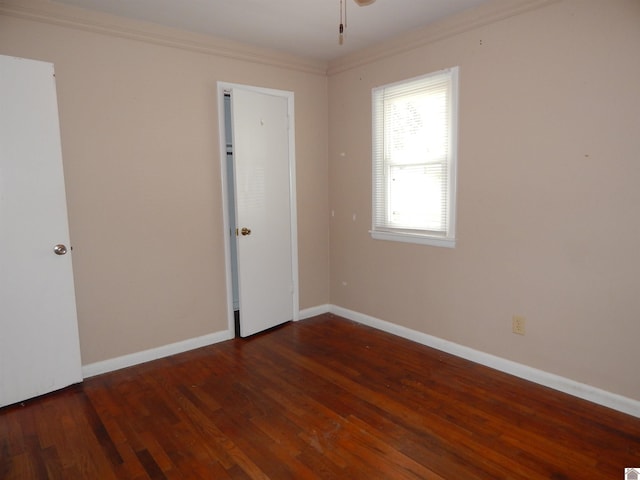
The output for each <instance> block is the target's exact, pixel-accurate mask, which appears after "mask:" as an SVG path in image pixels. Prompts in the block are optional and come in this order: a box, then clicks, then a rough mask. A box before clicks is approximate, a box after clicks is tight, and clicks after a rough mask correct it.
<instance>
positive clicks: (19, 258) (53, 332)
mask: <svg viewBox="0 0 640 480" xmlns="http://www.w3.org/2000/svg"><path fill="white" fill-rule="evenodd" d="M56 245H60V247H57V252H58V253H57V254H56V253H55V252H54V249H56ZM65 250H66V253H64V252H65ZM81 380H82V372H81V361H80V348H79V341H78V327H77V316H76V304H75V293H74V286H73V273H72V269H71V252H70V245H69V228H68V223H67V209H66V197H65V191H64V177H63V172H62V154H61V146H60V132H59V125H58V104H57V100H56V88H55V78H54V71H53V65H51V64H50V63H45V62H39V61H34V60H26V59H19V58H13V57H7V56H0V406H4V405H9V404H12V403H15V402H19V401H22V400H25V399H27V398H31V397H35V396H37V395H42V394H44V393H48V392H51V391H54V390H57V389H60V388H63V387H66V386H68V385H71V384H73V383H77V382H80V381H81Z"/></svg>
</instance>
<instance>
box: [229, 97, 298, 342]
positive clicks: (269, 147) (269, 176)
mask: <svg viewBox="0 0 640 480" xmlns="http://www.w3.org/2000/svg"><path fill="white" fill-rule="evenodd" d="M290 101H292V98H291V97H290V96H288V95H286V94H284V93H283V92H273V93H269V92H266V93H265V92H264V91H258V90H252V89H249V88H240V87H235V88H233V89H232V91H231V118H232V124H233V128H232V131H233V152H234V163H235V165H234V167H235V196H236V225H237V228H238V231H237V237H236V241H237V251H238V285H239V300H240V335H241V336H243V337H246V336H248V335H252V334H254V333H257V332H260V331H263V330H266V329H268V328H271V327H274V326H276V325H279V324H281V323H284V322H287V321H290V320H293V319H294V313H295V309H296V308H297V302H296V300H295V298H296V296H295V294H296V291H297V286H296V283H297V275H296V273H295V269H296V268H297V262H296V261H295V252H296V249H295V242H296V240H295V234H294V232H295V227H294V226H293V225H294V222H293V221H292V219H294V215H293V212H294V211H295V197H294V184H293V182H294V179H295V170H294V168H293V152H292V149H291V146H292V144H293V141H292V138H291V135H292V133H291V128H290V117H289V108H290V103H289V102H290Z"/></svg>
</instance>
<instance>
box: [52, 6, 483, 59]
mask: <svg viewBox="0 0 640 480" xmlns="http://www.w3.org/2000/svg"><path fill="white" fill-rule="evenodd" d="M54 1H56V2H58V3H64V4H67V5H74V6H78V7H82V8H86V9H90V10H98V11H102V12H106V13H110V14H113V15H118V16H122V17H128V18H133V19H137V20H142V21H146V22H151V23H156V24H160V25H165V26H169V27H175V28H179V29H182V30H187V31H191V32H196V33H204V34H208V35H213V36H215V37H220V38H225V39H229V40H235V41H238V42H242V43H247V44H251V45H258V46H262V47H266V48H270V49H275V50H279V51H282V52H288V53H292V54H294V55H299V56H303V57H307V58H312V59H317V60H332V59H335V58H338V57H340V56H342V55H345V54H347V53H351V52H354V51H356V50H358V49H360V48H364V47H368V46H371V45H373V44H376V43H378V42H381V41H383V40H386V39H388V38H392V37H394V36H396V35H398V34H401V33H404V32H406V31H409V30H413V29H416V28H418V27H422V26H425V25H427V24H429V23H431V22H433V21H435V20H438V19H440V18H443V17H446V16H448V15H451V14H453V13H456V12H459V11H462V10H465V9H467V8H472V7H475V6H477V5H480V4H481V3H484V2H486V1H487V0H377V1H376V2H375V3H373V4H372V5H369V6H366V7H359V6H357V5H356V4H355V2H354V1H353V0H343V1H345V2H347V4H346V5H347V28H346V36H345V41H344V44H343V45H342V46H340V45H338V25H339V23H340V0H54Z"/></svg>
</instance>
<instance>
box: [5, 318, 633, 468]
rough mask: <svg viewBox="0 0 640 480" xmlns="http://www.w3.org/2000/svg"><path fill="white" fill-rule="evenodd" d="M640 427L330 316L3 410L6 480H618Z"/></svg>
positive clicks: (616, 414) (628, 419)
mask: <svg viewBox="0 0 640 480" xmlns="http://www.w3.org/2000/svg"><path fill="white" fill-rule="evenodd" d="M639 465H640V419H638V418H634V417H631V416H628V415H624V414H622V413H619V412H615V411H613V410H609V409H607V408H604V407H600V406H597V405H593V404H590V403H588V402H585V401H582V400H578V399H576V398H573V397H570V396H568V395H564V394H562V393H559V392H556V391H553V390H550V389H547V388H544V387H540V386H537V385H534V384H532V383H529V382H526V381H523V380H520V379H517V378H514V377H511V376H509V375H506V374H502V373H500V372H496V371H494V370H491V369H488V368H486V367H483V366H480V365H477V364H474V363H470V362H468V361H465V360H462V359H460V358H456V357H453V356H450V355H447V354H444V353H442V352H439V351H436V350H432V349H429V348H427V347H424V346H421V345H418V344H415V343H412V342H409V341H406V340H403V339H401V338H398V337H394V336H391V335H388V334H385V333H382V332H379V331H376V330H373V329H371V328H368V327H365V326H362V325H358V324H356V323H352V322H350V321H347V320H344V319H341V318H339V317H335V316H333V315H329V314H327V315H322V316H319V317H315V318H313V319H309V320H304V321H301V322H297V323H289V324H286V325H284V326H282V327H280V328H278V329H275V330H272V331H270V332H267V333H265V334H261V335H258V336H255V337H252V338H249V339H236V340H231V341H228V342H224V343H219V344H216V345H212V346H209V347H205V348H201V349H198V350H194V351H191V352H187V353H184V354H180V355H176V356H173V357H169V358H166V359H161V360H157V361H154V362H150V363H146V364H143V365H139V366H136V367H131V368H128V369H124V370H120V371H117V372H113V373H109V374H105V375H101V376H98V377H93V378H89V379H87V380H86V381H85V382H84V383H83V384H82V385H77V386H73V387H70V388H68V389H65V390H63V391H60V392H57V393H54V394H50V395H46V396H43V397H41V398H38V399H34V400H30V401H27V402H24V404H18V405H14V406H11V407H7V408H4V409H0V478H1V479H3V480H9V479H21V480H24V479H47V478H51V479H65V480H69V479H100V480H102V479H136V480H142V479H165V478H166V479H192V478H193V479H207V480H210V479H216V480H217V479H229V478H233V479H276V480H284V479H369V480H371V479H440V478H444V479H465V480H469V479H499V478H508V479H529V480H532V479H567V478H574V479H596V478H603V479H622V478H624V469H625V467H634V466H639Z"/></svg>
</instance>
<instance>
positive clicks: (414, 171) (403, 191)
mask: <svg viewBox="0 0 640 480" xmlns="http://www.w3.org/2000/svg"><path fill="white" fill-rule="evenodd" d="M457 95H458V67H454V68H450V69H447V70H442V71H439V72H435V73H432V74H429V75H425V76H422V77H417V78H412V79H410V80H406V81H403V82H398V83H394V84H390V85H384V86H382V87H377V88H374V89H373V95H372V96H373V226H372V230H371V235H372V237H373V238H376V239H381V240H397V241H403V242H413V243H422V244H427V245H437V246H444V247H454V246H455V186H456V132H457V128H456V127H457Z"/></svg>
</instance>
